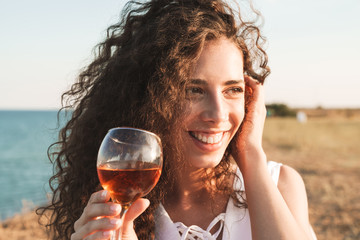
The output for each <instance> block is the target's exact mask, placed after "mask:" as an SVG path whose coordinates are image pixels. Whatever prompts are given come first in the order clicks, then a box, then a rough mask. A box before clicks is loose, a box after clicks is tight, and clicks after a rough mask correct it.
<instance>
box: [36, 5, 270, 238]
mask: <svg viewBox="0 0 360 240" xmlns="http://www.w3.org/2000/svg"><path fill="white" fill-rule="evenodd" d="M255 14H256V15H257V16H259V14H258V13H257V12H256V11H255ZM220 37H226V38H228V39H230V40H232V41H233V42H234V43H235V44H236V45H237V46H238V47H239V49H241V51H242V53H243V57H244V73H245V74H247V75H250V76H252V77H253V78H255V79H257V80H258V81H259V82H261V83H263V82H264V80H265V78H266V77H267V75H268V74H269V72H270V71H269V68H268V67H267V55H266V53H265V51H264V50H263V49H262V46H263V42H264V39H263V37H262V36H261V35H260V30H259V28H258V27H257V25H256V19H255V20H253V21H244V20H243V19H242V16H241V14H240V11H235V10H233V9H232V8H231V7H230V6H229V5H227V4H226V3H224V2H223V1H221V0H152V1H149V2H145V3H140V2H135V1H130V2H129V3H127V4H126V5H125V8H124V10H123V12H122V19H121V20H120V21H119V23H117V24H114V25H112V26H110V27H109V28H108V29H107V37H106V39H105V40H104V41H103V42H102V43H100V44H99V45H98V46H97V48H96V49H97V52H96V53H95V59H94V60H93V62H92V63H91V64H90V65H89V66H87V68H85V69H84V70H83V71H82V73H81V74H80V75H79V77H78V79H77V82H76V83H75V84H73V85H72V87H71V89H70V90H68V91H67V92H65V93H64V94H63V95H62V103H63V107H62V109H61V110H60V111H59V114H60V113H61V112H62V111H68V110H70V113H71V116H70V119H69V120H68V121H67V123H66V125H65V126H64V127H63V128H62V129H61V131H60V134H59V141H58V142H56V143H54V144H53V145H52V146H50V147H49V150H48V154H49V158H50V160H51V161H52V162H53V164H54V171H55V174H54V176H53V177H51V179H50V181H49V183H50V187H51V190H52V192H53V197H52V201H51V203H50V204H49V205H48V206H45V207H42V208H39V209H38V213H39V214H40V215H45V213H46V212H49V213H51V218H50V222H49V224H48V225H47V226H48V227H49V230H50V232H51V234H52V238H53V239H70V235H71V234H72V232H73V231H74V229H73V226H74V222H75V221H76V220H77V219H78V218H79V217H80V215H81V214H82V211H83V209H84V207H85V206H86V204H87V201H88V200H89V197H90V195H91V194H92V193H93V192H95V191H96V190H99V186H100V185H99V180H98V177H97V171H96V158H97V152H98V149H99V146H100V143H101V141H102V139H103V137H104V136H105V134H106V132H107V131H108V129H110V128H113V127H118V126H129V127H137V128H142V129H146V130H149V131H152V132H154V133H156V134H158V135H159V136H160V138H161V139H162V142H163V149H164V166H163V173H162V175H161V178H160V180H159V182H158V184H157V186H156V187H155V188H154V190H153V191H152V192H151V193H150V194H149V195H148V196H147V198H148V199H149V200H150V201H151V205H150V207H149V208H148V209H147V210H146V211H145V212H144V213H143V214H142V215H141V216H140V217H139V218H137V220H136V221H135V230H136V232H137V234H138V237H139V239H154V211H155V209H156V208H157V207H158V205H159V204H160V202H161V200H162V199H163V198H164V196H166V193H167V190H168V189H170V188H171V187H172V186H173V184H174V182H176V176H177V174H176V170H175V169H176V168H177V169H178V166H179V165H180V164H181V163H182V162H184V161H181V160H179V159H181V145H180V144H179V143H178V142H176V141H174V138H173V137H172V136H176V134H177V133H178V132H177V131H178V129H179V128H176V126H179V124H181V113H182V110H183V109H184V104H185V102H186V100H185V99H186V97H185V87H186V84H187V81H188V79H189V76H190V74H191V66H193V64H194V63H195V62H196V60H197V59H198V57H199V55H200V53H201V51H202V49H203V47H204V44H205V42H206V41H210V40H215V39H219V38H220ZM230 158H231V149H227V151H226V153H225V155H224V157H223V159H222V161H221V163H220V164H219V165H218V166H217V167H216V168H215V169H214V170H213V171H212V172H211V174H207V176H208V178H212V179H217V184H216V187H217V188H218V189H221V191H223V192H224V193H226V194H229V195H230V196H232V197H233V198H234V199H235V200H236V201H237V203H238V206H239V207H244V206H246V203H244V202H243V201H242V199H241V194H238V193H236V192H234V190H233V189H232V188H231V186H224V184H223V182H224V181H222V179H224V177H228V176H229V174H230V173H229V171H228V170H229V168H230V165H231V163H230ZM174 166H176V167H174ZM225 185H226V184H225Z"/></svg>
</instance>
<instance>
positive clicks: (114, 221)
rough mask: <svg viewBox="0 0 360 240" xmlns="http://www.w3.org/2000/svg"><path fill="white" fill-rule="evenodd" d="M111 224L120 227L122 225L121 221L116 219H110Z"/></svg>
mask: <svg viewBox="0 0 360 240" xmlns="http://www.w3.org/2000/svg"><path fill="white" fill-rule="evenodd" d="M110 223H111V224H112V225H118V224H120V219H116V218H113V219H110Z"/></svg>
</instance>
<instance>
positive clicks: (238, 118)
mask: <svg viewBox="0 0 360 240" xmlns="http://www.w3.org/2000/svg"><path fill="white" fill-rule="evenodd" d="M239 106H240V107H239ZM232 112H233V117H232V118H233V124H234V125H235V126H236V128H238V127H239V126H240V125H241V123H242V122H243V120H244V118H245V108H244V102H241V103H240V104H237V106H234V108H233V111H232Z"/></svg>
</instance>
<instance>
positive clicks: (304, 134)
mask: <svg viewBox="0 0 360 240" xmlns="http://www.w3.org/2000/svg"><path fill="white" fill-rule="evenodd" d="M349 111H350V110H349ZM349 111H348V112H346V111H345V110H344V111H340V114H339V113H336V112H331V111H328V113H324V112H322V115H321V114H318V112H317V114H314V112H313V113H312V114H313V115H311V113H310V112H309V113H308V115H309V118H308V120H307V122H305V123H300V122H298V121H297V120H296V118H276V117H274V118H268V119H267V120H266V123H265V130H264V141H263V142H264V143H263V144H264V145H263V147H264V149H265V152H266V153H267V157H268V160H271V161H277V162H281V163H284V164H287V165H289V166H291V167H293V168H295V169H296V170H297V171H298V172H299V173H300V174H301V176H302V177H303V179H304V182H305V186H306V190H307V194H308V200H309V215H310V222H311V225H312V226H313V228H314V231H315V233H316V235H317V238H318V239H319V240H325V239H326V240H332V239H334V240H335V239H336V240H338V239H342V240H350V239H360V193H359V191H358V183H359V182H360V175H359V171H360V148H359V146H358V144H359V142H360V114H359V115H358V114H357V112H356V111H350V113H349ZM351 112H352V113H351ZM324 114H325V115H324ZM37 221H38V219H37V216H36V215H35V214H34V213H33V212H31V211H30V212H29V211H28V212H27V213H25V212H24V213H20V214H17V215H15V216H14V217H12V218H9V219H7V220H4V221H2V222H1V224H0V239H46V235H45V231H44V227H41V226H40V225H39V224H38V223H37Z"/></svg>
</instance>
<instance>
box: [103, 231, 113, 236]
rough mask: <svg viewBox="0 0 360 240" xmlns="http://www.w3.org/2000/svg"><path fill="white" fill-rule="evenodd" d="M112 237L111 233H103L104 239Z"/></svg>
mask: <svg viewBox="0 0 360 240" xmlns="http://www.w3.org/2000/svg"><path fill="white" fill-rule="evenodd" d="M110 235H111V231H105V232H103V236H104V237H109V236H110Z"/></svg>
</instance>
